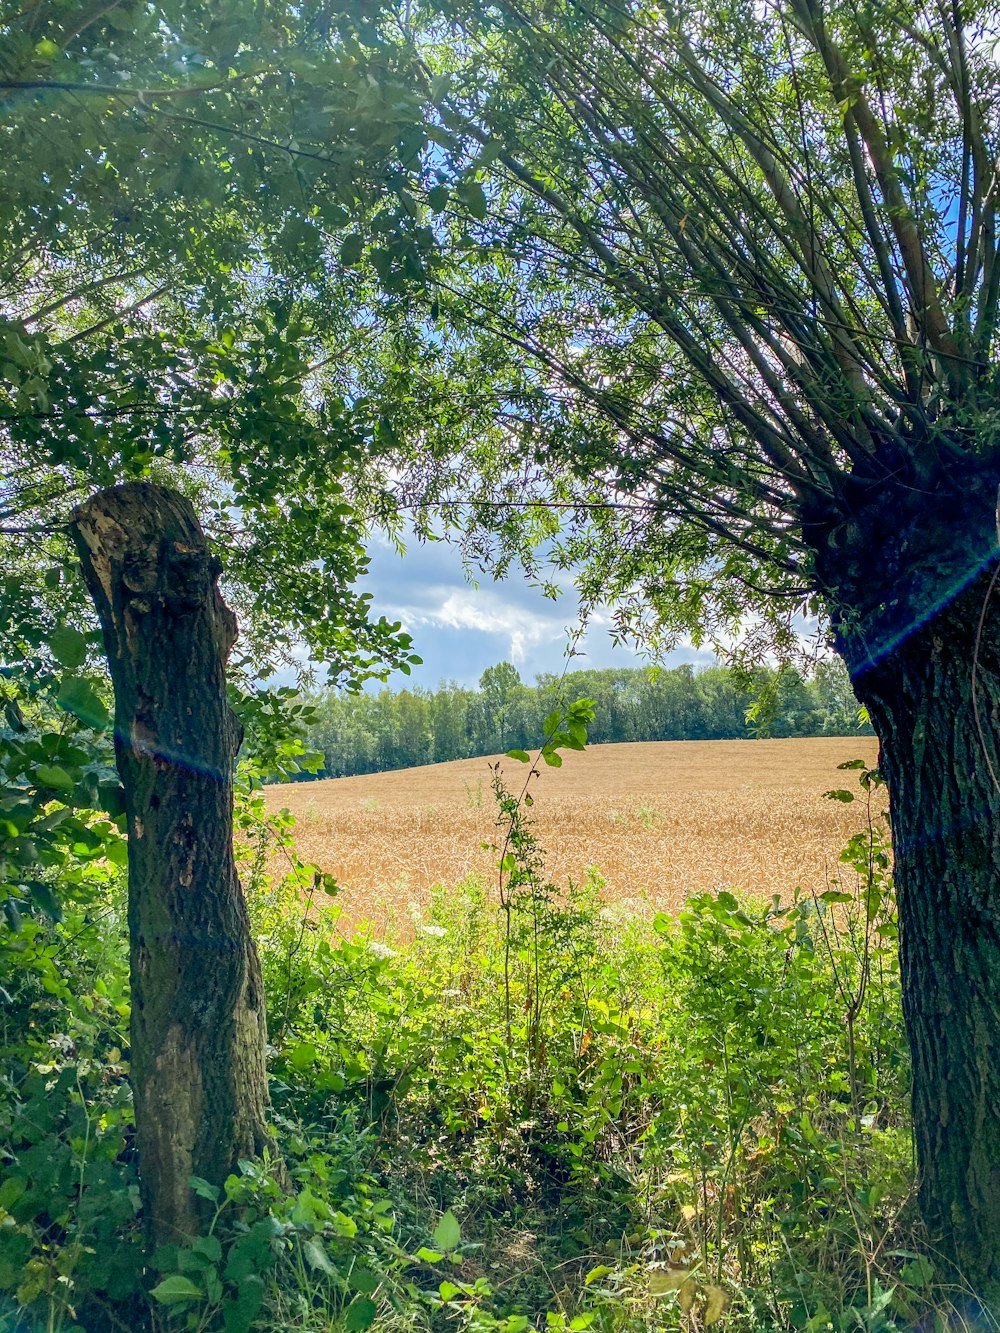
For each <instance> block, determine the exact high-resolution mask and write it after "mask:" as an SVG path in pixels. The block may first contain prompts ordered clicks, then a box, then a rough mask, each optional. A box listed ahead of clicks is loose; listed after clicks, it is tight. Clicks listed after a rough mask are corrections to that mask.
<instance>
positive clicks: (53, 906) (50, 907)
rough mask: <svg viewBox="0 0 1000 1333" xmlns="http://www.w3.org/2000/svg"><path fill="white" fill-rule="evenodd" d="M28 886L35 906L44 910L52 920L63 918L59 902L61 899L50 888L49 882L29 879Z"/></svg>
mask: <svg viewBox="0 0 1000 1333" xmlns="http://www.w3.org/2000/svg"><path fill="white" fill-rule="evenodd" d="M26 887H27V890H28V892H29V893H30V894H31V897H32V899H33V901H34V903H35V906H36V907H38V908H39V909H40V910H41V911H43V912H44V913H45V915H46V916H47V917H48V918H49V920H50V921H61V920H62V907H61V906H60V904H59V899H58V898H57V897H56V896H55V894H54V893H53V892H52V890H51V889H50V888H49V886H48V884H43V883H42V882H41V880H37V879H33V880H29V881H28V883H27V885H26Z"/></svg>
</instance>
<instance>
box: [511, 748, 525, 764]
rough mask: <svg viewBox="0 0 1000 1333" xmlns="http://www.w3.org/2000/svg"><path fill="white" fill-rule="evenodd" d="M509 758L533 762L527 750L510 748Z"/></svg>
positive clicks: (522, 761)
mask: <svg viewBox="0 0 1000 1333" xmlns="http://www.w3.org/2000/svg"><path fill="white" fill-rule="evenodd" d="M507 758H508V759H519V760H520V761H521V763H522V764H530V763H531V755H530V754H529V753H528V751H527V750H508V751H507Z"/></svg>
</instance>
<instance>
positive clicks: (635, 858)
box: [267, 737, 884, 934]
mask: <svg viewBox="0 0 1000 1333" xmlns="http://www.w3.org/2000/svg"><path fill="white" fill-rule="evenodd" d="M875 754H876V745H875V741H874V740H873V739H871V738H867V737H866V738H856V737H845V738H838V737H823V738H818V739H806V740H780V741H778V740H762V741H649V742H644V743H637V744H627V745H595V746H592V747H591V748H590V749H589V750H587V751H585V752H584V753H582V754H573V753H570V754H568V755H566V757H565V761H564V763H563V766H562V768H559V769H543V771H542V773H541V774H540V776H539V777H538V778H537V779H535V780H533V781H532V784H531V791H532V794H533V795H534V798H535V805H534V808H533V815H534V817H535V831H536V833H537V836H538V837H539V839H540V841H541V843H542V845H543V846H544V847H545V848H546V849H547V852H548V859H547V863H546V867H547V871H548V875H549V877H550V878H551V879H552V880H553V881H554V882H555V883H556V884H563V883H565V882H566V880H567V879H570V878H572V879H574V880H577V881H580V880H582V878H583V876H584V874H585V872H586V870H587V868H588V867H589V866H595V867H596V868H597V869H598V870H599V871H600V872H601V874H602V875H603V877H604V878H605V880H606V881H607V890H606V896H607V897H608V899H609V900H615V899H621V898H637V897H648V898H649V900H650V901H651V903H652V904H653V905H654V906H655V907H657V908H660V909H662V910H667V911H673V910H676V909H677V908H678V907H679V906H680V905H681V904H682V903H683V902H684V900H685V899H686V898H687V897H689V896H690V895H691V894H692V893H698V892H702V891H704V890H706V889H717V888H722V887H733V886H735V887H737V888H741V889H745V890H747V891H749V892H752V893H755V894H762V895H765V896H770V895H771V894H772V893H779V892H780V893H782V894H785V893H788V892H790V891H791V890H792V889H793V888H794V887H795V886H796V885H802V886H803V887H805V888H809V887H811V886H812V887H817V888H822V887H825V885H826V879H827V876H828V875H830V874H835V873H836V866H837V856H838V853H839V851H840V849H841V848H842V847H843V845H844V844H845V843H846V841H847V840H848V838H849V837H850V836H851V835H852V834H853V833H855V832H857V831H858V830H859V829H861V828H863V827H864V826H865V820H866V812H865V802H864V800H863V799H858V800H855V801H854V803H853V804H844V803H841V802H838V801H831V800H826V799H824V797H823V793H824V792H825V791H828V790H830V789H831V788H844V789H847V790H851V791H857V792H858V793H859V797H860V796H862V793H861V789H860V787H858V785H857V774H856V773H853V772H838V771H837V765H838V764H839V763H843V762H844V761H846V760H850V759H854V758H863V759H865V760H866V761H867V762H869V763H871V764H874V762H875ZM489 763H490V761H489V760H486V759H461V760H457V761H455V762H453V763H447V764H429V765H426V766H425V767H422V768H411V769H405V770H402V771H400V772H394V773H375V774H371V775H368V776H365V777H355V778H335V779H329V780H326V781H323V782H301V783H294V784H291V785H288V786H282V787H269V788H268V789H267V800H268V803H269V805H271V806H272V808H275V809H278V808H280V807H282V806H286V807H287V808H288V809H289V810H290V811H291V812H292V814H293V815H295V817H296V819H297V820H298V829H297V837H296V841H297V844H298V848H299V852H300V854H301V855H302V856H303V857H304V858H305V859H306V860H307V861H311V862H315V863H316V864H317V865H319V866H321V867H322V868H323V869H324V870H326V871H329V872H330V873H331V874H333V875H334V876H335V877H336V878H337V879H338V880H339V881H340V883H341V884H342V886H343V893H342V895H341V898H340V903H341V905H342V908H343V912H344V918H343V919H344V922H345V924H348V925H357V924H360V923H362V922H367V923H369V924H370V926H371V927H372V928H373V929H374V930H375V932H376V933H379V934H381V933H382V932H383V931H384V930H385V929H386V928H387V927H391V928H392V929H394V930H396V931H403V932H404V933H405V932H407V929H408V924H409V921H410V918H411V912H412V906H411V905H412V904H416V905H417V906H418V907H420V906H423V905H424V904H425V903H426V902H427V898H428V890H429V889H430V888H431V887H432V886H433V885H435V884H444V885H451V884H457V883H459V882H460V881H461V880H463V879H465V878H467V877H468V876H473V875H474V876H477V877H479V878H480V879H481V880H482V881H483V882H484V883H487V884H491V883H494V882H495V881H496V855H495V854H494V853H493V852H492V851H490V850H488V849H487V848H484V847H483V846H482V845H481V844H482V843H483V842H487V843H493V842H496V841H497V836H498V831H497V828H496V823H495V819H496V814H495V807H494V803H493V799H492V795H491V791H490V778H491V774H490V769H489ZM503 765H504V772H505V774H506V778H507V782H508V785H510V786H511V787H514V784H517V788H516V789H517V790H519V789H520V784H521V783H523V781H524V776H525V773H526V771H527V770H526V766H524V765H522V764H519V763H518V762H517V761H516V760H511V759H505V760H504V761H503ZM877 796H878V798H879V799H878V809H879V810H881V809H883V808H884V796H883V794H882V793H881V792H880V793H877Z"/></svg>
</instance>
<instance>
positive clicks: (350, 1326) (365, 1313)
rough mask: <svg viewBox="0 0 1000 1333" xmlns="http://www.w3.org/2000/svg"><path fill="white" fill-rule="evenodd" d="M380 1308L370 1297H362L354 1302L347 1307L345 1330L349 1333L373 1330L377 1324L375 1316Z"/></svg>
mask: <svg viewBox="0 0 1000 1333" xmlns="http://www.w3.org/2000/svg"><path fill="white" fill-rule="evenodd" d="M377 1313H378V1308H377V1306H376V1305H375V1302H374V1301H373V1300H372V1299H371V1298H370V1297H369V1296H361V1297H359V1298H358V1299H357V1300H356V1301H352V1302H351V1304H350V1305H349V1306H348V1307H347V1312H346V1313H345V1315H344V1328H345V1329H347V1330H348V1333H355V1331H356V1330H357V1329H361V1328H371V1326H372V1324H374V1322H375V1316H376V1314H377Z"/></svg>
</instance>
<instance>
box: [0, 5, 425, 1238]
mask: <svg viewBox="0 0 1000 1333" xmlns="http://www.w3.org/2000/svg"><path fill="white" fill-rule="evenodd" d="M383 20H384V15H383V13H382V11H381V10H380V9H379V7H378V6H377V5H376V6H358V7H357V8H356V9H350V8H349V9H347V10H336V11H334V10H332V9H329V8H328V7H326V6H307V7H302V6H298V5H295V4H287V3H283V0H264V2H263V3H260V4H257V3H248V2H247V0H231V2H230V0H223V3H210V4H199V3H194V4H192V3H188V2H187V0H184V3H172V0H164V3H156V4H141V5H137V4H134V3H132V0H112V2H111V3H107V4H98V5H96V6H79V5H76V6H75V5H72V4H69V5H67V4H63V3H61V2H60V0H55V2H54V3H46V2H45V0H42V3H33V4H29V5H21V4H17V3H15V4H3V3H0V148H2V152H3V158H4V174H5V189H4V195H3V199H2V201H0V557H2V558H3V561H4V564H5V570H6V571H8V573H6V574H5V576H4V577H2V578H0V626H2V627H3V633H4V640H5V642H4V651H3V660H4V666H5V670H6V671H7V672H8V673H10V672H13V673H15V674H16V673H17V672H18V671H20V673H21V677H22V679H23V680H24V681H25V682H26V685H25V688H26V689H27V688H31V689H36V688H43V689H44V688H46V685H45V684H44V683H45V682H47V683H49V684H51V691H50V692H51V694H52V696H53V697H54V702H56V703H57V704H58V705H59V707H61V708H63V709H64V710H65V711H66V712H68V713H72V714H74V715H75V716H76V717H77V719H78V720H79V721H80V722H81V723H83V724H86V725H87V726H88V727H90V728H91V729H92V730H93V731H99V730H101V729H102V728H103V729H104V730H105V732H106V731H107V730H108V724H109V721H110V719H109V718H108V716H107V712H106V710H105V708H104V705H103V702H102V700H101V698H100V690H99V687H98V686H97V676H96V673H93V674H92V675H91V676H90V677H89V678H88V676H87V675H86V673H85V670H83V669H84V668H85V665H86V661H87V658H88V656H89V658H90V663H91V665H92V666H94V667H96V666H98V665H99V663H100V660H101V653H100V649H99V648H98V646H97V645H98V641H99V640H100V642H101V644H102V645H103V648H104V658H105V665H106V666H107V667H108V669H109V671H110V676H111V680H112V684H113V687H114V693H115V716H114V743H115V754H116V759H117V765H118V771H119V775H120V777H121V782H122V789H123V791H122V795H121V798H120V799H121V805H122V806H123V809H124V814H125V816H126V818H127V827H128V870H129V927H130V966H131V995H132V1006H133V1007H132V1021H131V1049H130V1070H131V1081H132V1086H133V1093H134V1104H135V1114H136V1139H137V1145H138V1149H139V1156H140V1175H141V1182H142V1193H143V1203H144V1213H145V1222H146V1229H147V1232H148V1235H149V1237H150V1239H151V1240H152V1241H154V1242H163V1241H172V1240H175V1239H178V1238H183V1237H186V1236H190V1235H192V1234H195V1233H196V1231H197V1229H198V1226H199V1222H200V1215H199V1210H203V1208H204V1203H203V1201H202V1200H200V1199H199V1198H198V1197H196V1195H195V1193H194V1192H193V1191H192V1189H191V1187H190V1184H189V1181H190V1178H191V1177H192V1176H196V1177H204V1178H206V1179H208V1180H210V1181H212V1182H214V1183H216V1184H221V1182H222V1181H223V1180H224V1179H225V1177H226V1175H227V1174H228V1173H229V1172H230V1171H232V1170H233V1169H235V1166H236V1163H237V1162H238V1160H239V1159H240V1157H244V1156H253V1155H255V1154H256V1153H258V1152H259V1151H260V1150H261V1149H262V1147H263V1146H264V1145H265V1143H266V1142H267V1130H266V1123H265V1120H266V1115H265V1104H266V1098H267V1087H266V1076H265V1025H264V997H263V995H262V994H261V981H260V969H259V965H258V962H257V958H256V953H255V949H254V945H253V941H252V939H251V938H250V933H249V923H248V916H247V911H246V906H245V903H244V901H243V897H242V892H241V889H240V885H239V881H238V879H237V876H236V871H235V866H234V861H233V848H232V820H233V808H232V807H233V769H234V765H235V758H236V753H237V751H238V749H239V747H240V742H241V739H242V734H243V733H242V727H241V726H240V724H239V723H238V722H237V720H236V718H235V717H234V716H233V713H232V711H231V710H230V707H229V704H228V701H227V693H226V666H227V660H228V658H229V654H230V650H231V649H232V647H233V644H234V641H235V638H236V622H235V618H234V616H233V615H232V612H231V611H230V610H229V608H228V606H227V605H226V604H225V602H224V601H223V599H222V596H221V594H220V592H219V589H218V587H217V579H218V577H219V574H220V571H221V570H222V568H223V566H225V572H226V576H227V582H226V592H227V595H228V596H229V597H230V598H235V599H236V600H237V605H238V609H239V610H240V612H241V614H242V615H243V617H244V624H243V630H244V634H243V644H242V645H241V646H242V647H243V650H244V653H243V655H244V657H245V665H246V667H247V671H246V674H245V676H244V681H246V679H247V678H248V677H249V679H251V680H252V679H253V676H254V674H255V673H256V672H261V673H264V672H266V671H267V669H268V668H269V667H272V666H274V665H275V663H276V662H277V661H280V660H281V657H282V654H284V655H285V657H286V659H287V655H288V653H289V652H290V651H291V649H292V646H293V645H294V644H295V642H296V641H302V640H304V641H306V642H307V643H308V644H309V646H310V649H311V650H312V655H313V657H314V659H315V660H317V661H325V662H326V663H328V664H329V665H330V666H331V668H332V670H333V672H334V674H335V675H336V676H340V677H341V678H342V679H343V678H346V679H352V678H353V679H354V680H357V679H359V678H361V677H363V676H364V675H365V674H366V673H371V672H375V673H382V674H384V672H385V670H387V669H388V667H389V666H391V665H399V666H401V667H402V668H403V669H404V670H406V669H408V665H407V664H408V662H409V660H410V659H411V657H412V653H411V652H410V643H409V638H408V636H406V635H404V634H401V633H400V632H399V626H398V625H392V624H389V623H387V622H386V621H385V620H384V618H383V619H381V620H377V621H376V620H375V619H374V618H373V617H371V616H370V615H369V606H368V602H367V599H366V598H365V597H364V596H363V595H361V594H360V593H359V592H358V591H357V590H356V589H355V588H354V587H353V586H352V585H353V584H354V582H355V581H356V579H357V578H358V577H359V575H361V574H362V573H363V572H364V569H365V566H366V556H365V551H364V545H363V538H364V532H363V529H362V526H361V524H360V522H359V521H358V519H357V517H356V515H355V513H354V511H353V509H352V506H351V505H350V503H349V502H348V501H347V498H346V491H345V488H346V486H347V477H348V475H349V474H350V473H351V471H352V470H353V469H355V468H357V467H358V466H360V465H361V464H362V463H363V461H364V458H365V454H366V448H367V446H368V444H369V443H370V432H369V430H368V423H367V420H366V418H365V415H364V412H363V410H360V411H355V410H354V408H353V406H352V405H351V404H349V403H348V402H346V401H345V400H344V399H342V398H338V397H334V396H332V395H330V394H326V395H323V394H321V393H320V392H319V391H318V389H317V388H316V386H315V383H314V374H315V364H314V363H315V362H316V361H317V360H319V361H322V359H323V358H324V356H330V355H332V354H333V353H332V348H331V343H335V341H336V339H337V338H338V337H342V338H345V339H347V340H350V338H351V337H352V336H354V334H355V331H354V329H353V325H352V321H351V318H350V315H349V314H348V313H345V312H343V311H341V312H340V322H339V324H338V325H337V326H336V327H331V326H330V325H329V324H325V325H324V327H323V328H322V335H323V336H322V339H321V338H320V335H319V331H318V330H317V328H316V325H315V321H311V320H310V319H309V317H308V315H306V314H304V312H303V304H304V302H303V300H302V299H300V298H299V295H298V293H299V291H300V289H301V288H304V287H305V286H306V284H307V280H308V284H309V291H310V292H311V293H312V294H313V295H314V296H317V295H318V294H319V293H320V291H321V289H322V286H323V281H324V278H323V270H324V268H325V266H326V264H327V262H328V261H329V259H330V256H331V252H332V253H333V254H334V255H336V254H337V253H338V252H339V251H340V250H341V249H344V250H346V252H347V255H348V257H349V256H350V251H351V248H352V246H356V244H357V241H356V235H355V231H354V228H356V227H357V225H358V224H359V222H360V221H361V220H364V221H365V222H366V223H367V224H368V225H369V226H371V227H375V226H381V227H382V229H383V232H382V234H383V235H384V236H385V237H386V243H385V259H384V276H385V278H386V280H387V282H389V281H391V280H392V279H393V278H394V275H397V274H398V273H399V272H410V271H411V270H416V271H418V272H419V268H420V258H419V255H420V249H421V241H420V237H419V234H418V227H417V224H416V221H415V213H416V210H415V208H414V207H413V206H412V202H411V201H410V198H409V195H408V193H407V182H408V180H409V177H410V173H411V171H412V168H413V165H414V163H417V162H419V158H420V153H421V151H422V149H423V148H424V146H425V142H426V140H425V136H424V131H423V127H422V116H421V107H422V94H421V93H420V91H419V89H418V88H417V87H416V86H415V85H413V84H412V82H410V83H408V82H407V78H406V70H407V69H408V67H409V63H410V62H409V55H408V53H407V51H406V49H405V47H401V46H400V43H399V41H398V34H396V35H394V34H393V31H392V26H393V25H392V21H391V15H390V18H389V20H388V21H383ZM333 267H334V268H335V265H334V266H333ZM321 342H322V346H321ZM192 499H193V500H195V501H196V502H197V505H198V508H199V509H200V511H201V514H202V516H203V518H204V519H205V527H206V528H207V529H208V531H207V535H206V532H205V531H204V530H203V528H202V526H201V524H200V523H199V521H198V518H197V517H196V513H195V509H194V507H193V505H192V503H191V501H192ZM74 554H75V555H78V556H79V563H78V562H77V560H76V559H75V558H74ZM81 566H82V572H83V579H81V578H80V572H81V568H80V567H81ZM53 576H54V578H53ZM88 592H89V594H90V599H91V600H90V607H89V610H88V609H87V606H86V602H87V593H88ZM95 613H96V619H97V620H99V622H100V634H98V632H96V631H95V630H94V628H93V621H94V619H95ZM39 682H43V684H41V685H40V684H39ZM3 702H5V703H7V702H11V701H9V700H8V699H7V696H6V693H5V694H4V696H3ZM14 702H16V701H14ZM13 715H14V716H15V718H16V717H17V716H18V715H17V713H16V711H15V713H14V714H13ZM19 725H20V724H19ZM42 739H43V741H44V742H45V744H44V745H41V746H40V747H39V746H36V747H35V749H36V751H37V750H38V749H39V748H40V749H41V750H42V752H44V753H47V754H48V755H49V757H50V759H51V758H52V757H53V756H60V755H61V756H63V761H64V762H63V764H62V765H60V764H59V763H56V764H53V763H41V764H39V763H38V762H37V754H36V762H29V758H27V757H26V758H25V762H24V763H23V764H21V766H20V767H16V768H15V780H14V781H13V783H12V784H10V786H9V788H7V789H5V790H4V792H3V794H2V795H3V801H4V810H5V812H6V813H7V814H8V815H9V818H7V819H5V821H4V830H3V848H2V858H0V859H3V860H4V863H5V866H7V865H9V866H10V867H11V869H10V875H9V879H8V878H5V880H4V881H3V883H2V884H0V905H2V906H8V905H9V904H10V903H11V902H15V903H16V902H17V901H21V902H29V903H31V902H33V901H34V899H33V898H32V893H31V885H32V884H33V883H34V881H35V880H39V879H40V882H41V883H42V888H43V889H44V890H45V891H46V893H47V894H48V896H46V897H43V899H42V901H43V902H52V901H54V900H55V899H57V898H58V895H59V893H60V892H63V891H67V892H68V891H70V889H68V888H67V886H66V885H65V884H63V883H55V884H52V885H49V884H48V883H47V882H45V871H44V863H43V868H42V870H39V869H38V865H37V862H38V854H37V852H36V849H37V848H38V847H39V846H42V848H43V852H44V843H45V839H46V837H47V836H48V835H49V832H50V830H51V819H50V805H51V803H52V802H59V803H60V804H61V805H63V806H67V807H70V808H72V807H74V806H76V807H82V808H89V807H90V806H92V805H93V803H94V802H96V801H98V800H99V799H102V797H101V796H100V795H99V793H98V788H97V785H96V781H95V780H93V775H94V772H95V770H99V768H100V762H99V760H100V758H101V753H100V745H99V742H98V741H97V739H96V738H95V737H94V736H90V742H91V746H92V751H91V753H90V754H89V756H88V754H87V752H85V751H82V750H81V749H80V748H79V747H78V746H74V745H73V744H72V742H71V740H69V739H68V738H67V737H66V736H65V735H64V734H63V731H62V730H60V731H58V732H57V733H55V734H52V735H46V736H44V737H43V738H42ZM106 740H107V738H106ZM46 747H47V748H46ZM25 756H30V747H26V749H25ZM81 756H83V757H81ZM115 799H116V800H117V799H118V798H117V796H116V798H115ZM15 816H16V818H15ZM35 835H38V837H39V840H40V841H39V842H37V843H36V842H35V841H34V838H35ZM35 891H36V894H37V885H36V886H35ZM12 915H13V916H14V919H16V914H12Z"/></svg>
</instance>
